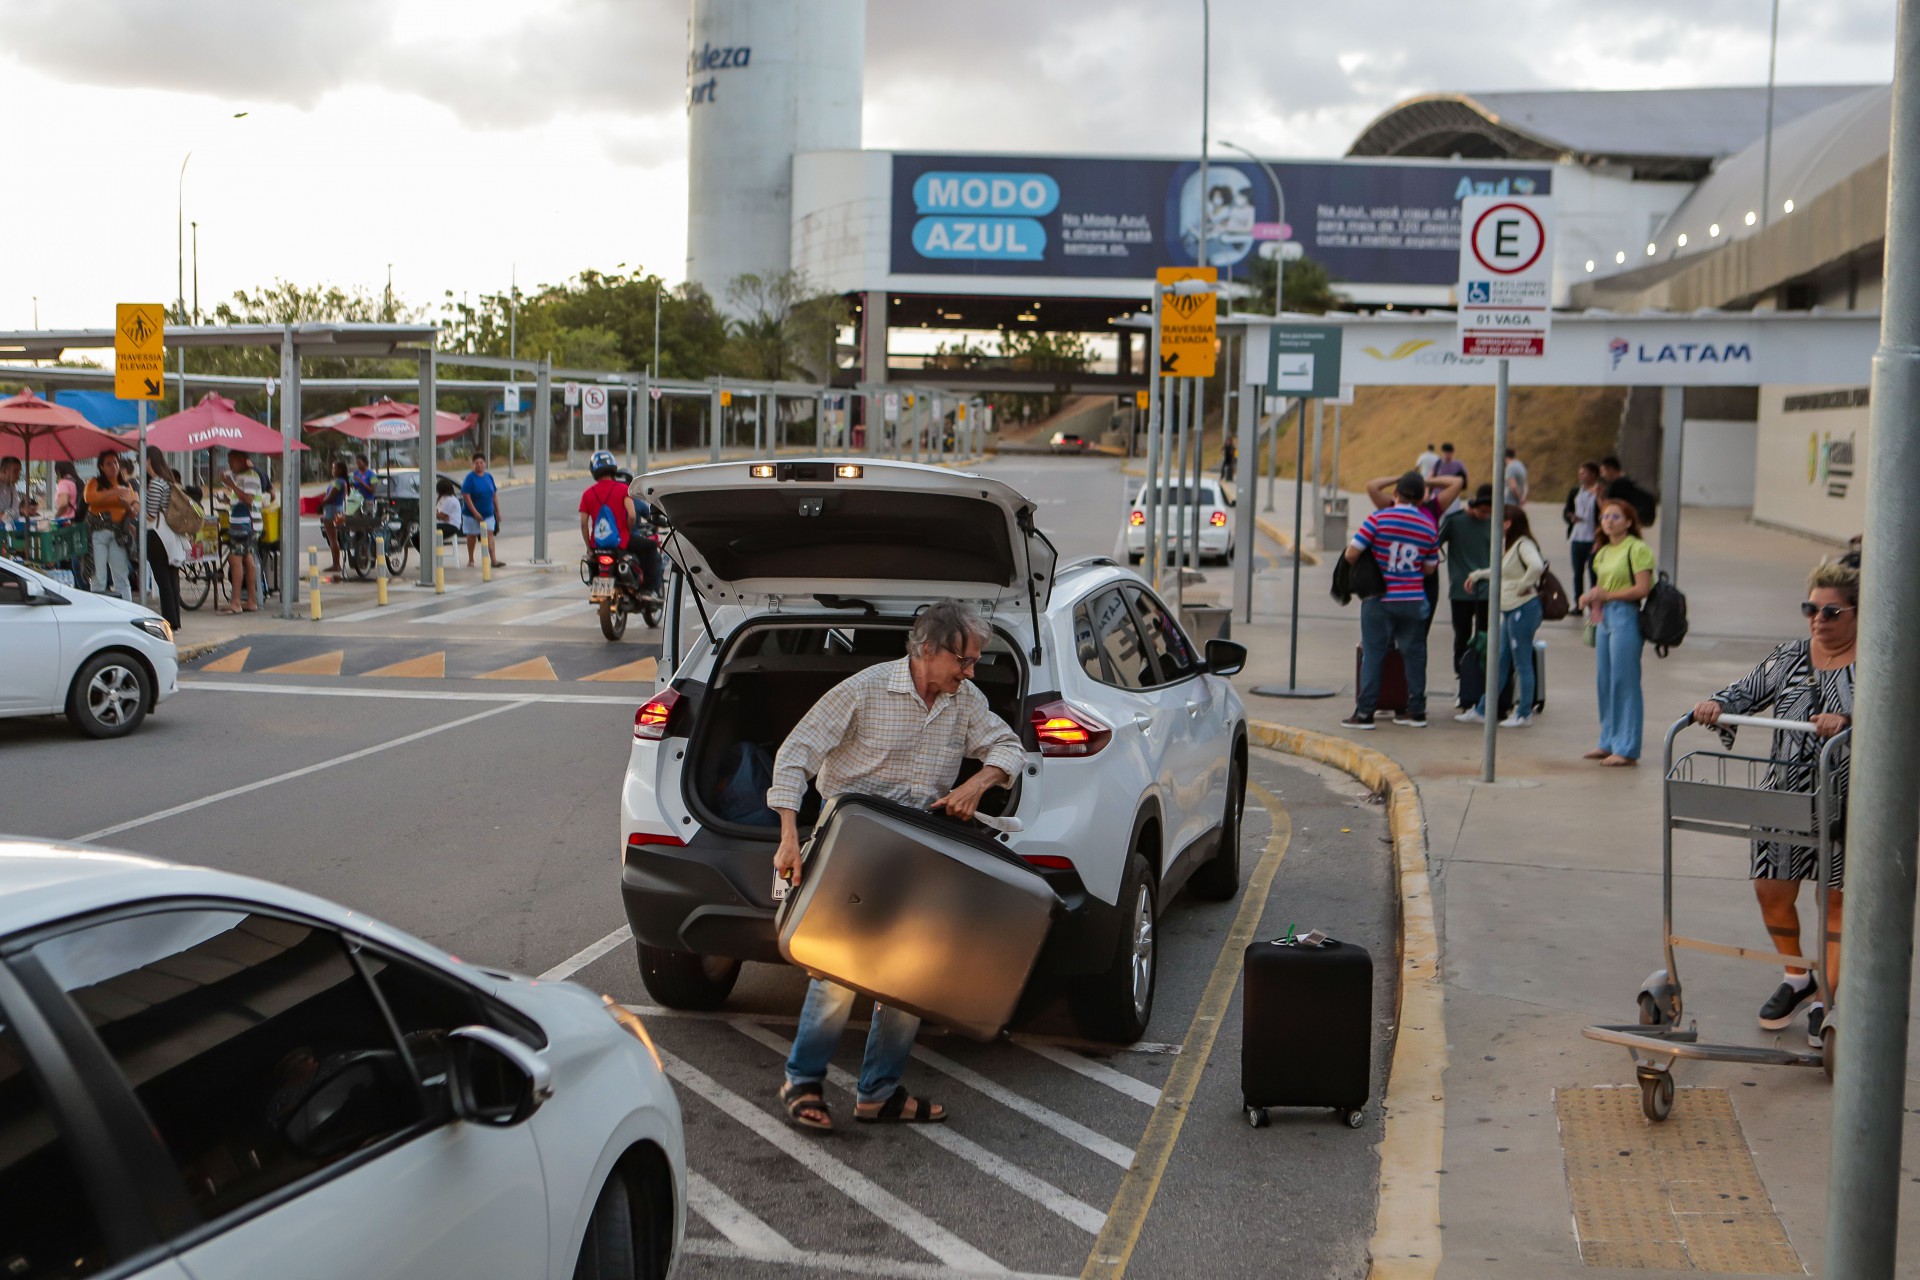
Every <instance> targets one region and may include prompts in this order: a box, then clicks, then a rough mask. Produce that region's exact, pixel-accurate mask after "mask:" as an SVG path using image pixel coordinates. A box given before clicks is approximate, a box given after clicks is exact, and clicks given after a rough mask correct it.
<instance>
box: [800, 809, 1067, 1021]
mask: <svg viewBox="0 0 1920 1280" xmlns="http://www.w3.org/2000/svg"><path fill="white" fill-rule="evenodd" d="M801 855H802V857H803V858H804V859H805V862H804V870H803V872H802V875H801V878H800V885H799V887H798V888H796V889H795V890H793V892H792V893H791V894H790V895H789V896H788V898H787V900H786V901H785V902H784V903H782V904H781V907H780V912H779V915H778V917H777V921H776V923H777V926H778V930H779V942H780V954H782V955H783V956H785V957H786V958H787V959H788V960H789V961H790V962H792V963H793V964H795V965H798V966H799V967H800V968H802V969H805V970H806V971H807V972H808V973H810V974H812V975H814V976H815V977H820V978H827V979H829V980H831V981H833V982H837V983H840V984H841V985H842V986H847V987H852V988H853V989H854V990H855V991H858V992H860V993H861V994H863V995H868V996H871V997H873V998H874V999H875V1000H878V1001H880V1002H881V1003H883V1004H888V1005H891V1006H893V1007H894V1008H896V1009H901V1010H904V1011H905V1012H907V1013H911V1014H915V1015H918V1016H919V1017H922V1018H925V1019H927V1020H928V1021H930V1022H937V1023H939V1024H940V1025H942V1026H945V1027H950V1028H952V1029H953V1030H955V1031H958V1032H960V1033H961V1034H962V1035H967V1036H971V1037H973V1038H974V1039H976V1040H991V1039H993V1038H994V1037H995V1036H997V1035H999V1034H1000V1032H1001V1031H1002V1030H1004V1029H1005V1028H1006V1026H1007V1024H1008V1023H1009V1022H1011V1021H1012V1020H1013V1012H1014V1008H1015V1006H1017V1005H1018V1004H1019V1002H1020V995H1021V993H1022V992H1023V991H1025V990H1026V986H1027V979H1028V978H1029V977H1030V976H1031V975H1032V973H1033V965H1034V962H1035V961H1036V960H1038V959H1039V957H1040V949H1041V947H1042V946H1044V945H1045V943H1046V940H1047V933H1048V931H1049V930H1050V929H1051V928H1052V927H1053V918H1054V915H1055V913H1056V912H1057V911H1058V910H1059V907H1060V899H1059V898H1058V897H1057V896H1056V895H1055V894H1054V892H1053V889H1052V887H1051V886H1050V885H1048V884H1047V881H1046V878H1045V877H1044V876H1042V875H1041V874H1040V873H1039V872H1037V871H1035V870H1034V869H1033V868H1032V867H1029V866H1028V865H1027V864H1026V863H1024V862H1022V861H1021V860H1020V859H1019V858H1018V857H1016V856H1014V854H1013V853H1012V852H1011V851H1010V850H1008V849H1007V847H1006V846H1005V845H1002V844H1001V843H999V842H998V841H997V840H995V839H993V838H992V837H991V836H990V835H988V834H986V832H985V830H984V828H980V827H972V826H966V825H963V824H961V823H958V822H955V821H953V820H952V819H951V818H947V817H945V816H943V815H941V814H937V813H931V812H929V811H927V810H925V809H912V808H909V807H907V806H906V805H901V804H895V803H893V802H891V801H887V800H877V799H874V798H873V797H871V796H855V795H845V796H835V797H834V798H833V799H831V800H829V801H828V802H827V804H826V806H825V807H824V808H823V809H821V811H820V820H819V822H818V823H817V824H815V826H814V830H813V837H812V838H811V839H810V840H808V841H807V843H806V845H805V847H804V848H803V849H802V850H801Z"/></svg>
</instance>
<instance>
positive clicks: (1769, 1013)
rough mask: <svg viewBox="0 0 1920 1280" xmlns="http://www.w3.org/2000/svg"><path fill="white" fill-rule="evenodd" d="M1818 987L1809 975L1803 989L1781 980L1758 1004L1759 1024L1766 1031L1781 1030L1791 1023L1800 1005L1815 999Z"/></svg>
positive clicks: (1817, 994)
mask: <svg viewBox="0 0 1920 1280" xmlns="http://www.w3.org/2000/svg"><path fill="white" fill-rule="evenodd" d="M1819 995H1820V988H1819V986H1818V985H1817V984H1815V982H1814V981H1813V979H1812V978H1811V977H1809V978H1808V979H1807V985H1806V987H1805V988H1804V989H1802V988H1800V987H1796V986H1794V985H1793V984H1792V983H1791V982H1783V983H1781V984H1780V985H1779V987H1777V988H1776V989H1775V990H1774V993H1773V994H1772V995H1771V996H1768V997H1767V1002H1766V1003H1765V1004H1763V1005H1761V1006H1760V1025H1761V1027H1763V1028H1764V1029H1766V1030H1768V1031H1783V1030H1785V1029H1786V1028H1787V1027H1789V1026H1792V1025H1793V1019H1794V1016H1795V1015H1796V1014H1798V1013H1799V1012H1800V1008H1801V1006H1802V1005H1804V1004H1806V1003H1807V1001H1809V1000H1814V999H1817V998H1818V997H1819Z"/></svg>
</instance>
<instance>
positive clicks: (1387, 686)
mask: <svg viewBox="0 0 1920 1280" xmlns="http://www.w3.org/2000/svg"><path fill="white" fill-rule="evenodd" d="M1363 656H1364V650H1363V648H1362V646H1360V645H1355V646H1353V698H1354V701H1355V702H1358V701H1359V700H1360V664H1361V660H1362V658H1363ZM1373 709H1374V710H1375V711H1376V712H1379V711H1405V710H1406V709H1407V662H1406V659H1405V658H1402V657H1401V656H1400V651H1399V650H1398V649H1388V650H1387V660H1386V661H1385V662H1383V663H1381V664H1380V696H1379V698H1378V699H1376V700H1375V701H1374V704H1373Z"/></svg>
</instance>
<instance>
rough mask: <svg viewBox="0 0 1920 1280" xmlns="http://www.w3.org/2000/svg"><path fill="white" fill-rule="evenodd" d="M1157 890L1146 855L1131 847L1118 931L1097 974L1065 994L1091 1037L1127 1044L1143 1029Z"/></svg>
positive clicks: (1154, 966)
mask: <svg viewBox="0 0 1920 1280" xmlns="http://www.w3.org/2000/svg"><path fill="white" fill-rule="evenodd" d="M1158 898H1159V894H1158V886H1156V885H1155V884H1154V882H1153V873H1152V871H1151V870H1150V869H1149V868H1148V866H1147V860H1146V857H1145V856H1144V855H1143V854H1142V853H1141V852H1140V851H1139V850H1138V849H1135V850H1134V851H1133V853H1132V854H1131V855H1130V856H1129V857H1128V858H1127V874H1126V878H1125V879H1123V880H1122V881H1121V883H1120V897H1119V899H1118V904H1119V906H1120V910H1121V913H1122V915H1121V923H1120V936H1119V938H1118V939H1117V940H1116V942H1115V945H1114V952H1113V961H1112V963H1111V964H1109V965H1108V966H1107V969H1106V971H1105V972H1103V973H1097V974H1094V975H1093V976H1092V977H1089V978H1083V979H1081V981H1080V982H1079V983H1078V984H1077V985H1076V986H1075V987H1074V989H1073V991H1072V993H1071V995H1070V996H1069V998H1068V1004H1069V1006H1070V1007H1071V1009H1072V1011H1073V1020H1074V1021H1075V1022H1076V1023H1078V1024H1079V1027H1080V1030H1081V1031H1083V1032H1084V1033H1086V1035H1088V1036H1089V1037H1091V1038H1092V1039H1095V1040H1106V1041H1110V1042H1112V1043H1114V1044H1132V1043H1133V1042H1134V1041H1136V1040H1138V1039H1139V1038H1140V1037H1141V1036H1143V1035H1145V1034H1146V1033H1147V1023H1148V1021H1149V1020H1151V1019H1152V1017H1153V990H1154V985H1155V981H1156V979H1157V978H1158V977H1159V971H1160V939H1159V933H1158V929H1159V922H1160V911H1159V901H1158Z"/></svg>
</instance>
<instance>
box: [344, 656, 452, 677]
mask: <svg viewBox="0 0 1920 1280" xmlns="http://www.w3.org/2000/svg"><path fill="white" fill-rule="evenodd" d="M361 674H362V675H368V676H397V677H412V678H415V679H420V680H442V679H445V678H446V674H447V654H446V651H445V650H444V649H443V650H441V651H440V652H439V653H428V654H422V655H421V656H420V657H418V658H408V659H407V660H406V661H405V662H395V663H391V664H389V665H387V666H384V667H377V668H375V669H374V670H372V671H365V672H362V673H361Z"/></svg>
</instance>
